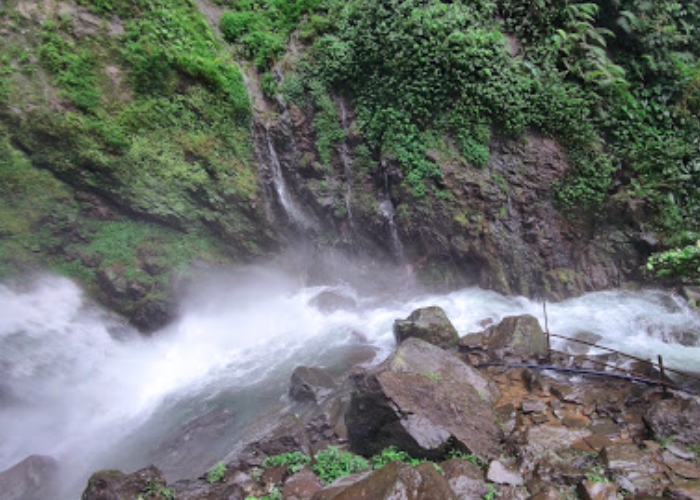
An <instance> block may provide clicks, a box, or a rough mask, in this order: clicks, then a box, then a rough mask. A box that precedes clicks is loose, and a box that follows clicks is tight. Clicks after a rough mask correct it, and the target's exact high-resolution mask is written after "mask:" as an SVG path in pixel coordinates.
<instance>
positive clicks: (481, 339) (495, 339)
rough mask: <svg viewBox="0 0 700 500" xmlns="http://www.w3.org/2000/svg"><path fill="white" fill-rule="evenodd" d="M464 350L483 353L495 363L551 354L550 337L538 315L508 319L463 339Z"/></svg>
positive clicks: (533, 358) (461, 341) (531, 358)
mask: <svg viewBox="0 0 700 500" xmlns="http://www.w3.org/2000/svg"><path fill="white" fill-rule="evenodd" d="M460 348H461V349H462V350H463V351H466V352H471V351H475V350H476V351H479V352H484V353H487V354H488V357H489V358H490V359H492V360H498V361H503V360H505V359H515V360H522V361H524V360H530V361H534V360H537V359H538V358H540V357H542V356H545V355H546V354H547V352H548V349H549V346H548V345H547V336H546V334H545V333H544V332H543V331H542V327H541V326H540V323H539V321H537V318H535V317H534V316H530V315H529V314H524V315H522V316H508V317H506V318H503V320H502V321H501V322H500V323H499V324H498V325H495V326H491V327H489V328H487V329H486V330H485V331H483V332H480V333H477V334H472V335H466V336H465V337H462V339H461V340H460Z"/></svg>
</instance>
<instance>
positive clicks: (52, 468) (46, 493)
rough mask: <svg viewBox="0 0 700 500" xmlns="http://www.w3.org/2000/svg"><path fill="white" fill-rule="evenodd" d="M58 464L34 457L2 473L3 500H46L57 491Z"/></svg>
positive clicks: (48, 458) (49, 458)
mask: <svg viewBox="0 0 700 500" xmlns="http://www.w3.org/2000/svg"><path fill="white" fill-rule="evenodd" d="M57 473H58V462H56V460H54V459H53V458H51V457H45V456H41V455H32V456H30V457H27V458H25V459H24V460H22V461H21V462H19V463H18V464H16V465H14V466H12V467H10V468H9V469H7V470H6V471H4V472H0V498H2V500H45V499H47V498H50V497H51V493H53V492H54V491H55V489H56V482H55V481H56V474H57Z"/></svg>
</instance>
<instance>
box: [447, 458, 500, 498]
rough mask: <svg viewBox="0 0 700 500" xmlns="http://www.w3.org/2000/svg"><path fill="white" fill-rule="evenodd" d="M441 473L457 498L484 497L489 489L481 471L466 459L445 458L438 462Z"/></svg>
mask: <svg viewBox="0 0 700 500" xmlns="http://www.w3.org/2000/svg"><path fill="white" fill-rule="evenodd" d="M440 467H441V468H442V473H443V474H444V476H445V479H447V482H448V483H450V487H451V488H452V491H454V492H455V494H456V495H457V498H484V497H485V496H486V494H487V493H488V491H489V489H488V486H486V481H485V480H484V473H483V471H482V470H481V469H480V468H479V467H477V466H476V465H474V464H473V463H471V462H468V461H466V460H447V461H446V462H443V463H441V464H440Z"/></svg>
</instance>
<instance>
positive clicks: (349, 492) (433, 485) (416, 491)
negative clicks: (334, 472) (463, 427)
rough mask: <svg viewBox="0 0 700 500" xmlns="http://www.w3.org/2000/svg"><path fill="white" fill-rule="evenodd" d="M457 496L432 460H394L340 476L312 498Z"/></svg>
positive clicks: (450, 499)
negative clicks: (408, 462)
mask: <svg viewBox="0 0 700 500" xmlns="http://www.w3.org/2000/svg"><path fill="white" fill-rule="evenodd" d="M437 498H439V499H440V500H457V496H456V495H455V493H454V491H452V488H451V487H450V484H449V483H448V481H447V479H445V478H444V477H443V476H442V475H441V474H440V473H439V472H438V471H437V470H436V469H435V467H433V465H432V464H428V463H425V464H421V465H419V466H418V467H410V466H408V465H406V464H404V463H401V462H392V463H390V464H388V465H385V466H384V467H382V468H381V469H379V470H376V471H374V472H371V473H369V474H367V473H365V474H358V475H355V476H349V477H346V478H341V479H340V480H338V481H336V482H335V483H333V484H332V485H330V486H327V487H326V488H324V489H322V490H321V491H319V492H318V493H316V495H314V497H313V500H435V499H437Z"/></svg>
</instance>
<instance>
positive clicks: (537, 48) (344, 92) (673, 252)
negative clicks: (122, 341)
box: [0, 0, 700, 282]
mask: <svg viewBox="0 0 700 500" xmlns="http://www.w3.org/2000/svg"><path fill="white" fill-rule="evenodd" d="M216 2H217V3H218V4H219V6H221V7H222V8H223V10H224V12H223V16H222V18H221V22H220V26H219V28H220V30H221V33H220V34H218V33H215V32H214V31H213V30H212V29H211V27H210V26H209V25H208V23H207V21H206V20H205V17H204V16H203V15H202V13H200V12H199V11H198V10H197V6H196V5H195V3H193V2H190V1H188V0H174V1H167V2H166V1H165V0H136V1H126V0H78V3H79V4H81V5H82V6H83V7H84V8H87V9H89V11H90V12H92V13H93V14H94V15H95V16H98V17H99V18H100V19H101V24H100V26H99V27H96V26H94V25H91V27H86V26H81V25H80V21H79V19H78V20H76V17H75V12H71V11H69V10H65V9H64V10H61V9H50V8H47V9H45V11H42V12H41V13H40V14H36V15H33V17H32V16H24V15H22V14H20V13H19V11H18V12H10V11H12V10H13V9H12V8H10V9H4V10H3V11H2V12H0V16H1V17H2V21H3V23H4V24H3V25H4V26H5V27H6V29H7V36H6V37H4V42H5V43H4V44H3V47H2V48H1V49H0V118H1V119H2V123H3V124H4V125H3V129H2V130H0V136H1V137H0V143H1V144H0V148H2V153H3V157H2V159H0V169H1V170H2V173H3V177H2V183H1V185H0V190H2V191H3V193H5V194H6V196H5V197H3V199H2V200H0V231H2V234H3V241H2V243H1V244H0V254H2V255H3V256H12V260H11V262H12V264H8V263H7V262H8V261H5V260H3V266H4V267H5V268H6V269H5V270H6V271H7V269H9V268H10V267H16V266H15V265H14V264H15V263H16V262H17V260H22V257H20V256H25V258H26V260H31V259H32V258H34V257H32V256H33V255H34V256H35V255H36V254H42V255H44V260H45V261H52V260H53V264H52V265H58V266H59V267H60V268H62V269H63V270H64V271H65V272H67V273H69V274H71V275H74V276H76V275H77V276H80V277H82V278H83V279H88V280H89V279H90V278H89V274H90V273H91V272H92V271H89V270H86V269H85V266H84V265H83V264H81V261H80V258H78V257H75V258H72V259H63V261H61V262H56V261H57V260H60V259H57V257H56V256H57V255H59V254H62V253H64V252H63V249H65V248H66V247H70V248H72V250H74V254H75V255H81V256H82V257H85V256H87V257H91V256H94V255H98V254H99V256H100V259H104V260H103V262H104V266H108V267H109V266H124V273H125V274H126V275H127V276H130V277H132V278H135V279H136V278H138V279H141V280H144V281H145V282H148V280H149V279H151V278H149V277H148V276H147V274H148V273H145V272H143V271H142V269H141V267H140V265H139V264H138V261H139V255H136V257H134V255H135V254H134V252H131V253H130V250H128V248H127V247H131V248H139V247H143V246H144V244H143V241H145V239H146V234H147V233H149V232H152V231H155V232H156V233H158V234H162V235H165V234H187V237H183V238H182V239H183V241H187V242H189V243H187V244H183V245H184V247H186V250H185V249H183V245H179V244H175V243H174V242H175V240H176V239H177V238H175V237H171V236H162V241H161V245H165V247H163V248H160V249H159V250H158V252H159V257H158V259H163V260H164V261H168V259H175V261H176V262H175V263H176V264H177V265H180V263H181V262H183V261H186V260H187V259H190V258H193V256H196V255H206V254H211V253H212V252H211V248H212V245H211V244H207V243H202V244H200V243H195V240H196V241H199V240H211V239H212V237H215V238H217V239H221V240H223V241H224V242H225V243H226V244H227V245H228V246H229V248H230V249H231V250H230V251H231V253H236V254H240V253H245V254H256V253H259V252H260V251H261V248H260V245H261V244H263V243H264V242H265V241H269V238H268V237H267V236H266V235H264V231H260V225H261V218H260V213H259V206H260V203H259V193H258V187H257V179H256V175H257V173H256V169H255V166H254V165H253V161H252V148H251V137H250V120H251V107H250V103H249V100H248V96H247V92H246V88H245V84H244V80H243V77H242V74H241V72H240V70H239V67H238V64H237V63H236V58H239V59H248V60H250V61H251V62H252V63H253V65H254V66H255V67H256V68H257V70H258V71H259V72H260V73H261V78H260V82H261V85H262V90H263V92H264V95H266V96H267V97H268V98H273V97H274V96H275V95H276V94H278V93H280V92H281V93H282V94H283V95H284V96H285V97H286V99H287V101H288V102H289V103H292V104H294V105H296V106H298V107H299V108H302V109H303V110H305V111H307V112H309V114H308V116H312V117H313V121H312V124H311V125H312V131H313V133H314V136H315V144H316V150H317V153H318V154H317V158H314V159H312V160H309V162H310V163H311V162H313V161H315V160H318V163H319V166H320V168H326V167H327V166H328V165H329V164H330V163H331V162H332V161H333V159H334V157H336V156H337V155H338V145H339V144H340V143H341V142H342V141H343V140H345V139H346V137H345V136H346V133H348V131H347V130H345V129H344V127H343V125H347V124H343V123H341V119H340V109H339V104H340V99H343V102H348V103H351V104H352V107H353V109H354V112H355V117H356V120H355V122H354V126H356V127H357V129H356V130H352V131H351V133H352V134H353V135H354V138H353V141H354V145H353V148H354V150H353V155H354V158H353V159H354V161H355V165H356V167H357V168H358V169H360V170H361V171H362V172H363V173H365V174H368V175H377V172H378V169H379V168H381V167H379V165H380V161H379V160H380V159H381V158H387V157H388V158H394V159H395V160H397V161H398V163H399V164H400V165H401V167H402V169H403V188H404V190H405V191H407V192H408V193H410V194H411V195H412V196H413V198H412V201H413V202H414V203H415V204H416V206H418V205H420V204H421V203H429V202H425V201H424V200H425V199H426V198H427V199H432V198H434V197H437V198H439V199H440V200H441V201H444V202H445V203H448V202H449V199H450V194H449V193H448V192H446V191H445V189H446V188H445V186H444V184H443V183H442V181H441V176H442V172H441V166H440V165H439V164H438V162H437V160H436V156H435V154H428V152H434V151H438V152H440V153H441V154H442V153H447V154H448V157H449V158H453V159H454V158H457V159H459V160H460V162H461V164H462V165H463V168H465V169H471V168H486V167H487V165H488V161H489V155H490V149H489V148H490V144H491V141H492V138H493V137H494V136H496V135H498V136H504V135H505V136H509V137H511V138H515V139H517V138H520V137H523V136H524V135H525V134H526V133H530V132H534V133H540V134H544V135H548V136H551V137H554V138H556V139H557V140H558V142H559V143H560V144H561V145H562V146H563V147H564V148H565V151H566V154H567V156H568V158H569V160H570V164H571V166H572V167H573V168H572V169H571V170H570V172H569V175H568V177H567V178H565V179H562V180H561V181H560V182H559V184H558V185H557V186H556V197H557V199H558V201H559V203H560V206H561V208H562V209H563V210H564V211H566V212H567V213H569V214H572V215H575V216H584V217H587V218H591V217H596V216H597V217H604V216H605V214H606V209H607V208H609V206H610V205H611V204H612V203H615V204H617V206H618V207H619V206H620V205H622V206H625V205H629V206H632V205H635V204H636V206H640V205H641V207H642V208H641V209H638V210H637V212H636V213H635V215H634V217H635V218H637V219H639V220H636V221H635V223H636V224H638V225H639V226H640V227H641V229H642V230H645V231H654V232H656V233H657V234H658V235H659V236H660V237H661V241H662V243H663V245H664V246H665V248H667V249H668V248H670V250H668V251H667V252H664V253H660V254H658V255H656V256H654V257H652V259H651V260H650V263H649V270H650V271H651V272H653V273H656V274H659V275H662V276H678V275H680V276H685V277H687V278H688V279H698V278H700V272H698V265H697V251H696V248H697V247H696V242H697V240H698V236H700V228H699V227H698V221H699V220H700V190H699V189H698V183H699V179H700V119H699V114H700V36H698V27H699V26H700V6H698V5H696V3H692V2H676V1H672V0H658V1H654V2H651V1H649V0H593V1H589V2H584V1H573V0H534V1H526V0H503V1H500V2H495V1H489V0H479V1H469V2H467V1H466V0H457V1H453V2H442V1H438V0H382V1H371V0H350V1H340V0H294V1H285V0H236V1H234V0H216ZM115 16H116V17H115ZM76 23H77V24H76ZM88 28H89V29H88ZM221 37H223V40H225V42H224V41H223V40H222V39H221ZM222 42H223V43H222ZM290 44H293V47H292V49H291V50H288V49H289V47H290ZM355 138H357V139H355ZM37 168H39V169H42V170H37ZM46 171H48V172H51V173H52V174H54V175H55V177H56V178H57V179H59V180H60V181H61V182H57V181H56V180H55V179H54V178H53V177H51V176H47V175H45V172H46ZM494 179H495V181H496V180H497V179H496V178H494ZM17 186H19V187H17ZM75 190H78V191H80V192H88V193H95V194H96V195H99V196H100V197H102V198H103V199H105V200H107V202H108V203H110V204H111V205H113V206H114V207H115V208H116V210H117V211H118V212H121V213H122V214H127V215H129V217H130V220H131V222H126V221H124V220H110V222H109V224H107V225H106V227H105V228H98V227H97V226H98V225H99V224H97V223H95V224H94V225H91V223H90V221H89V219H90V217H88V216H86V215H85V210H84V208H85V207H84V203H82V204H81V203H79V202H77V201H76V200H75V199H74V195H75ZM38 193H44V196H43V197H41V196H38ZM420 198H423V201H422V200H421V199H420ZM251 207H254V208H251ZM402 210H404V211H405V210H406V207H405V206H404V207H402ZM134 220H136V222H134ZM146 221H147V222H146ZM47 222H48V223H47ZM74 224H79V225H80V226H81V227H83V225H84V229H81V230H82V231H83V232H84V233H85V234H87V235H88V236H87V237H86V238H85V241H83V243H82V244H80V243H78V242H77V240H76V237H75V235H74V236H71V237H70V238H69V237H68V236H67V235H66V234H67V233H66V231H64V232H61V229H60V228H65V227H68V226H71V225H74ZM37 228H39V229H37ZM164 228H167V229H164ZM117 231H126V232H125V234H124V235H122V236H115V234H116V233H117ZM171 231H172V233H171ZM178 232H179V233H178ZM261 233H263V234H262V235H261ZM213 235H215V236H213ZM44 238H47V239H44ZM71 238H72V239H71ZM108 242H109V243H108ZM139 242H141V243H139ZM110 243H111V245H110ZM119 248H121V249H120V250H118V249H119ZM141 252H142V253H144V252H145V253H147V254H148V253H153V252H155V250H148V249H147V250H141ZM116 253H121V255H114V254H116ZM171 264H172V262H170V261H168V263H167V265H168V266H170V265H171Z"/></svg>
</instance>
